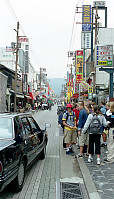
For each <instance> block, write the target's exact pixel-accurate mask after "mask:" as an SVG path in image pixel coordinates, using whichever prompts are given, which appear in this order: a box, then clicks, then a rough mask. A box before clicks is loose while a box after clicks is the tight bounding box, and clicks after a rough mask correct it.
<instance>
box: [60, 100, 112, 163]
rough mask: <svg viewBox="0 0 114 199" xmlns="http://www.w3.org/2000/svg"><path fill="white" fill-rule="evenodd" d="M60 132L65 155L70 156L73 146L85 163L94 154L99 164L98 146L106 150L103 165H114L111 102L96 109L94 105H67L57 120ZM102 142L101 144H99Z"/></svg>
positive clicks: (96, 106)
mask: <svg viewBox="0 0 114 199" xmlns="http://www.w3.org/2000/svg"><path fill="white" fill-rule="evenodd" d="M58 122H59V124H61V127H62V129H63V134H64V139H63V147H65V148H66V154H67V155H72V154H73V153H74V152H73V147H72V146H73V145H74V144H75V145H77V146H78V148H79V154H77V155H76V157H77V158H83V156H84V155H86V156H88V162H92V161H93V155H94V153H95V154H96V155H97V161H96V162H97V164H98V165H100V163H101V161H100V155H101V147H104V148H107V150H108V151H107V158H105V159H104V162H105V163H106V162H107V163H114V102H107V103H106V105H105V103H104V102H101V106H100V107H99V106H98V105H96V104H95V103H94V102H92V103H85V104H84V102H79V103H76V104H70V103H69V104H67V106H66V107H64V109H62V111H61V113H60V114H59V117H58ZM101 141H102V143H101Z"/></svg>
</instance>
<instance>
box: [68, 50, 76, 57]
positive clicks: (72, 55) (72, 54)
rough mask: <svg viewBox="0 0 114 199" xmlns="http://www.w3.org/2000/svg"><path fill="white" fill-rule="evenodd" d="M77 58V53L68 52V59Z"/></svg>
mask: <svg viewBox="0 0 114 199" xmlns="http://www.w3.org/2000/svg"><path fill="white" fill-rule="evenodd" d="M75 56H76V52H75V51H69V52H68V57H75Z"/></svg>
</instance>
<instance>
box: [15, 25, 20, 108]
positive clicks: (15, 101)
mask: <svg viewBox="0 0 114 199" xmlns="http://www.w3.org/2000/svg"><path fill="white" fill-rule="evenodd" d="M16 32H17V46H16V65H15V95H14V112H16V93H17V64H18V41H19V22H17V30H16Z"/></svg>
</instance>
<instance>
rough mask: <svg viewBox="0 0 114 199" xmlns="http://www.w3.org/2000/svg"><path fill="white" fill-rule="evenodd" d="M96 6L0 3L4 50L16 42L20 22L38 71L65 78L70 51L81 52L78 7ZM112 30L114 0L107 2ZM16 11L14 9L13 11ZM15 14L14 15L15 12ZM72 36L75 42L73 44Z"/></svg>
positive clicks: (71, 1) (23, 0) (77, 0)
mask: <svg viewBox="0 0 114 199" xmlns="http://www.w3.org/2000/svg"><path fill="white" fill-rule="evenodd" d="M82 3H83V4H85V5H92V6H93V1H92V0H0V25H1V28H0V47H5V46H10V44H11V42H12V41H13V42H15V41H16V32H15V31H14V30H13V29H15V28H16V26H17V21H18V20H19V22H20V25H21V27H22V29H23V31H22V30H21V29H20V32H19V35H20V36H23V35H24V36H25V35H26V36H27V37H28V38H29V44H30V60H31V64H32V65H33V67H34V68H35V70H37V71H39V68H40V67H44V68H46V69H47V74H48V78H54V77H56V78H64V77H65V75H66V73H67V64H68V63H69V60H68V57H67V54H68V51H69V50H71V51H74V50H80V49H81V37H80V35H81V25H79V24H77V25H76V23H74V29H73V35H72V27H73V21H74V16H75V22H77V21H78V22H81V20H82V15H81V14H76V15H75V8H76V5H78V6H81V5H82ZM106 6H107V7H108V27H111V28H114V0H107V1H106ZM12 8H13V9H12ZM13 11H14V12H13ZM71 35H72V42H71Z"/></svg>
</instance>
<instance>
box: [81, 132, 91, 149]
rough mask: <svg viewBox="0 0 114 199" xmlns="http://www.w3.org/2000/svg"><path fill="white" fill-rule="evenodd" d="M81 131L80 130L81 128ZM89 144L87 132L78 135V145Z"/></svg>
mask: <svg viewBox="0 0 114 199" xmlns="http://www.w3.org/2000/svg"><path fill="white" fill-rule="evenodd" d="M81 132H82V130H81ZM88 144H89V133H88V132H87V133H85V134H82V133H81V135H80V136H79V146H84V145H88Z"/></svg>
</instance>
